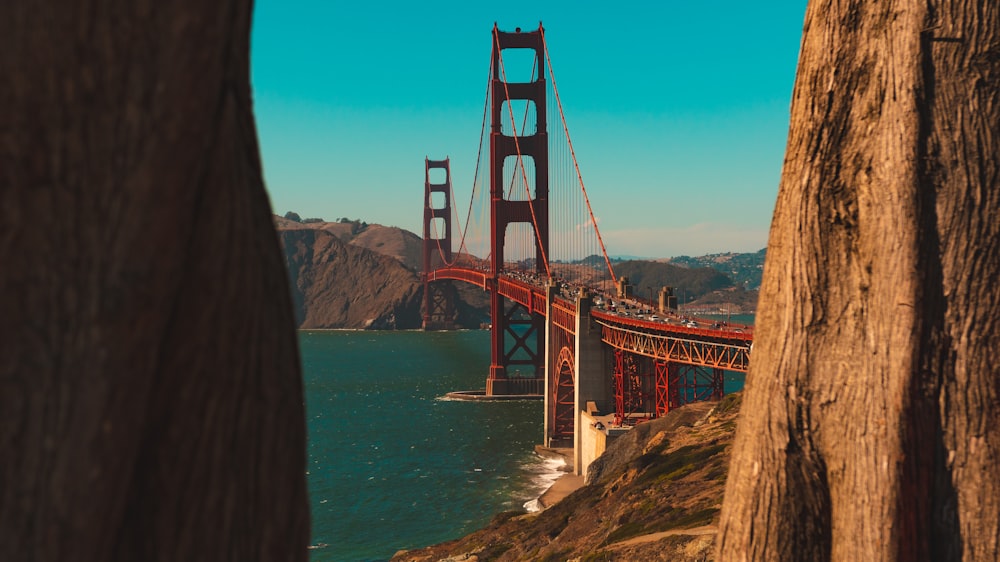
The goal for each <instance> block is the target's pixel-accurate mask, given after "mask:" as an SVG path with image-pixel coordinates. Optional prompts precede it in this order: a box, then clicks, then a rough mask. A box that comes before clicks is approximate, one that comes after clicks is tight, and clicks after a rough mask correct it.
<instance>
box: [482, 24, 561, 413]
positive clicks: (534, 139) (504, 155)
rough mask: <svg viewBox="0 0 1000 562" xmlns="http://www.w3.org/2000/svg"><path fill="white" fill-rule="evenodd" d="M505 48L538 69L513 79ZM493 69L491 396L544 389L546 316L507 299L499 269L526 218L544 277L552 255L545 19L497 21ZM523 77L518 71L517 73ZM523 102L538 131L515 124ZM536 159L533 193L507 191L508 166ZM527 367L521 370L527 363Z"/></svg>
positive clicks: (516, 170) (517, 170) (520, 168)
mask: <svg viewBox="0 0 1000 562" xmlns="http://www.w3.org/2000/svg"><path fill="white" fill-rule="evenodd" d="M504 49H530V50H533V51H534V56H535V68H536V69H537V70H538V71H537V73H536V75H535V76H533V77H528V80H529V81H527V82H516V81H512V82H508V81H507V79H508V78H510V76H506V77H505V74H506V72H505V70H504V69H503V68H501V51H503V50H504ZM492 51H493V54H492V58H493V64H492V68H493V73H492V76H491V80H490V98H491V100H492V103H491V107H490V111H491V119H490V122H491V127H490V224H491V234H490V238H491V249H492V258H491V259H492V263H491V265H492V280H491V281H492V283H493V287H494V290H493V291H491V294H490V298H491V300H490V314H491V316H492V322H493V325H492V327H491V362H490V373H489V378H488V379H487V381H486V394H487V395H509V394H541V393H542V391H543V388H544V380H545V357H544V355H545V319H544V318H542V317H540V316H538V315H536V314H531V313H530V312H528V311H527V310H526V309H524V308H523V307H521V306H520V305H518V304H516V303H513V302H511V303H509V304H505V302H504V298H503V297H502V296H501V295H500V294H499V292H498V291H497V290H495V289H496V287H497V279H498V276H499V275H500V274H501V272H503V270H504V267H505V265H504V241H505V239H506V235H507V227H508V226H509V225H512V224H517V223H527V224H528V225H529V228H528V229H527V230H528V231H530V232H535V233H536V235H535V244H534V246H535V250H534V260H533V261H534V269H535V273H536V274H538V275H539V276H540V277H541V278H546V277H547V276H548V274H547V273H546V265H545V261H546V259H547V258H546V256H547V255H548V252H549V160H548V134H547V132H546V115H545V113H546V111H545V107H546V106H545V73H544V72H543V71H542V69H544V61H545V47H544V44H543V37H542V26H541V24H539V26H538V29H537V30H535V31H531V32H525V33H522V32H521V29H520V28H518V29H517V31H515V32H513V33H510V32H503V31H500V30H499V29H497V26H496V24H494V26H493V49H492ZM517 78H520V77H517ZM519 101H523V102H525V103H526V104H533V105H534V112H535V130H534V131H533V132H531V133H530V134H525V132H526V131H524V130H516V132H515V130H514V129H515V127H514V126H513V125H514V123H513V118H512V113H511V112H512V107H513V106H512V105H510V104H512V103H513V102H519ZM504 118H507V119H508V120H510V121H511V122H512V125H511V127H510V128H511V131H509V132H510V134H506V132H505V131H504V129H503V119H504ZM518 154H520V155H521V158H522V159H523V160H527V159H530V160H532V163H533V164H534V166H533V168H534V177H533V178H527V179H528V181H529V184H530V181H531V180H534V194H532V195H531V196H525V197H524V199H515V198H514V197H510V198H508V197H507V196H506V195H505V193H504V188H505V185H504V168H505V167H507V169H508V170H509V173H513V174H521V173H522V172H524V173H525V174H527V170H529V169H530V167H529V166H525V165H524V164H523V163H522V162H519V160H518ZM525 163H527V162H525ZM522 369H523V370H522Z"/></svg>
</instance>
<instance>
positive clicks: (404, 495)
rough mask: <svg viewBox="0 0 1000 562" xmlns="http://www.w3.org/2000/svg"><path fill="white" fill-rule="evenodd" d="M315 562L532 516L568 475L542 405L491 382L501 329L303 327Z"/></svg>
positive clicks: (385, 553) (386, 553)
mask: <svg viewBox="0 0 1000 562" xmlns="http://www.w3.org/2000/svg"><path fill="white" fill-rule="evenodd" d="M299 343H300V346H301V353H302V361H303V373H304V382H305V395H306V415H307V426H308V435H309V445H308V452H309V458H308V475H307V481H308V484H309V500H310V506H311V509H312V544H313V549H312V550H311V551H310V552H311V560H312V561H314V562H320V561H324V562H325V561H338V562H340V561H356V560H386V559H388V558H389V557H391V556H392V555H393V553H395V552H396V551H397V550H400V549H405V548H417V547H422V546H427V545H430V544H435V543H438V542H442V541H446V540H450V539H454V538H458V537H460V536H462V535H465V534H467V533H469V532H471V531H473V530H475V529H477V528H479V527H482V526H483V525H485V524H486V523H487V522H489V520H490V519H491V518H492V516H493V515H495V514H496V513H498V512H500V511H504V510H511V509H522V507H523V506H524V505H525V504H526V503H528V502H530V501H531V500H533V499H535V498H537V497H538V495H539V494H540V493H541V492H542V491H543V490H544V489H545V488H546V487H547V486H548V485H549V484H550V483H551V482H552V481H553V480H554V478H555V476H557V475H558V467H557V466H554V465H553V464H552V463H546V462H545V461H544V460H542V459H540V458H539V457H537V456H536V455H535V454H534V446H535V445H536V444H538V443H541V441H542V403H541V401H509V402H508V401H505V402H488V403H473V402H464V401H455V400H447V399H442V397H443V396H444V395H445V393H447V392H449V391H453V390H475V389H482V388H483V387H484V386H485V379H486V373H487V371H488V368H489V332H486V331H460V332H361V331H303V332H300V335H299Z"/></svg>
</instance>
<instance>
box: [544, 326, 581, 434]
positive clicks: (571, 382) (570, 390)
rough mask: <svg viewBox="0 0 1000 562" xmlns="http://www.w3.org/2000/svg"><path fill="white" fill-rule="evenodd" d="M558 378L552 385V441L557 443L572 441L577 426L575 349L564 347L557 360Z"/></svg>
mask: <svg viewBox="0 0 1000 562" xmlns="http://www.w3.org/2000/svg"><path fill="white" fill-rule="evenodd" d="M554 371H555V373H556V378H555V381H554V384H553V385H552V418H551V420H552V424H551V430H550V432H551V435H550V437H551V439H552V440H555V441H564V442H565V441H567V440H568V441H570V442H571V441H572V439H573V429H574V426H575V425H576V424H575V423H574V419H575V417H576V412H575V404H574V403H575V394H576V382H575V374H574V373H575V371H576V363H575V358H574V355H573V349H572V348H571V347H569V346H565V345H564V346H562V347H561V348H560V349H559V355H558V356H557V358H556V363H555V369H554Z"/></svg>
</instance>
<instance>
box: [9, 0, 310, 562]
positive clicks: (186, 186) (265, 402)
mask: <svg viewBox="0 0 1000 562" xmlns="http://www.w3.org/2000/svg"><path fill="white" fill-rule="evenodd" d="M250 14H251V2H250V1H249V0H224V1H219V2H203V1H201V0H177V1H171V2H154V1H138V2H133V1H131V0H127V1H126V0H96V1H91V2H77V1H74V0H65V1H55V0H53V1H41V2H39V1H26V0H13V1H10V0H8V1H5V2H0V47H2V48H0V75H2V76H3V79H2V85H0V560H35V561H57V560H58V561H63V560H74V561H98V560H101V561H104V560H123V561H124V560H130V561H131V560H184V561H197V560H206V561H207V560H212V561H218V560H240V561H246V560H305V559H306V549H305V547H306V545H307V544H308V524H309V522H308V508H307V504H306V493H305V482H304V478H305V428H304V417H303V404H302V389H301V377H300V374H299V365H298V354H297V348H296V341H295V333H294V324H293V319H292V314H291V306H290V302H289V296H288V295H289V293H288V286H287V280H286V278H285V273H284V269H283V266H282V263H283V262H282V258H281V255H280V251H279V247H278V243H277V238H276V236H275V233H274V231H273V227H272V226H271V217H270V208H269V203H268V201H267V196H266V194H265V192H264V189H263V184H262V179H261V171H260V162H259V159H258V148H257V141H256V132H255V128H254V122H253V115H252V111H251V99H250V86H249V60H248V53H249V33H250Z"/></svg>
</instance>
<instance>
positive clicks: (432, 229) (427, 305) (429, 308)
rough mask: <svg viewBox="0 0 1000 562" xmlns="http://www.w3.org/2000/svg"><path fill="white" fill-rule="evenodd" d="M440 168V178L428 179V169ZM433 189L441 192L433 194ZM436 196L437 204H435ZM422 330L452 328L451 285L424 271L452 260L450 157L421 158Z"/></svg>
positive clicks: (453, 301)
mask: <svg viewBox="0 0 1000 562" xmlns="http://www.w3.org/2000/svg"><path fill="white" fill-rule="evenodd" d="M436 169H443V170H444V181H443V182H441V183H432V182H431V170H436ZM435 193H439V194H441V195H442V196H443V197H442V196H439V197H437V198H435V197H434V194H435ZM436 199H437V200H440V201H441V205H440V206H437V207H435V203H436V202H437V201H436ZM423 250H424V273H423V278H424V317H423V327H424V330H454V329H455V316H456V315H455V288H454V287H453V286H452V284H451V281H435V282H433V283H431V282H429V281H428V280H427V279H428V277H427V273H428V272H431V271H433V270H434V269H435V268H437V267H438V266H439V265H442V262H446V263H450V262H451V261H452V249H451V164H450V159H449V158H445V159H444V160H430V159H428V158H426V157H425V158H424V248H423Z"/></svg>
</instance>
